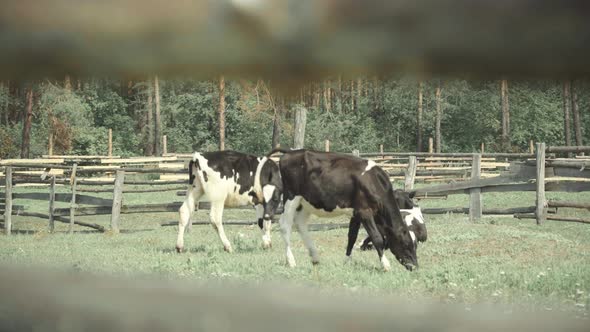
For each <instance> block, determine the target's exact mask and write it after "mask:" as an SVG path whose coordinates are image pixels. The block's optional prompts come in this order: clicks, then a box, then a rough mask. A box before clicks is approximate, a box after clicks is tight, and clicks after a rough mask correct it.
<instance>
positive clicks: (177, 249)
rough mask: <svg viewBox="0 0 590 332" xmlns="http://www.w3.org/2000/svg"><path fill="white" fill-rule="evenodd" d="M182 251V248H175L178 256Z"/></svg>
mask: <svg viewBox="0 0 590 332" xmlns="http://www.w3.org/2000/svg"><path fill="white" fill-rule="evenodd" d="M183 251H184V248H183V247H180V246H176V252H177V253H179V254H180V253H182V252H183Z"/></svg>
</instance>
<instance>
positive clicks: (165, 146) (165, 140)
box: [162, 135, 168, 156]
mask: <svg viewBox="0 0 590 332" xmlns="http://www.w3.org/2000/svg"><path fill="white" fill-rule="evenodd" d="M167 153H168V137H166V135H163V136H162V156H164V155H166V154H167Z"/></svg>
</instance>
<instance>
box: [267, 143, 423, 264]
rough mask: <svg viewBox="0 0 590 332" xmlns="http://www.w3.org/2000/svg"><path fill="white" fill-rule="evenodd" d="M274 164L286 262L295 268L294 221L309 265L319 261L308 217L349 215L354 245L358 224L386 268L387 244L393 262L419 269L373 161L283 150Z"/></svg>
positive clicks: (383, 177)
mask: <svg viewBox="0 0 590 332" xmlns="http://www.w3.org/2000/svg"><path fill="white" fill-rule="evenodd" d="M275 152H282V153H283V155H282V156H281V158H280V161H279V169H280V172H281V178H282V180H283V195H284V198H283V202H284V204H285V206H284V212H283V214H282V216H281V219H280V224H281V233H282V235H283V239H284V240H285V244H286V255H287V264H288V265H289V266H292V267H293V266H295V258H294V257H293V253H292V252H291V243H290V237H291V227H292V225H293V223H295V225H296V227H297V228H298V230H299V233H300V234H301V237H302V239H303V241H304V243H305V246H306V247H307V249H308V250H309V254H310V256H311V259H312V263H314V264H317V263H318V262H319V258H318V253H317V250H316V248H315V246H314V244H313V241H312V240H311V238H310V237H309V234H308V231H307V220H308V219H309V216H310V215H312V214H314V215H316V216H320V217H322V216H334V215H338V214H348V215H350V216H351V220H350V226H349V234H350V236H351V237H350V239H349V240H353V243H354V242H355V241H356V237H355V238H354V239H353V238H352V236H353V235H354V236H356V234H358V229H359V227H360V225H361V224H363V226H364V227H365V229H366V230H367V233H369V236H370V237H371V240H372V241H373V244H374V246H375V249H376V250H377V253H378V255H379V259H380V260H381V264H382V265H383V268H384V269H385V270H389V269H390V263H389V260H388V259H387V258H386V257H385V256H384V255H383V249H384V244H385V243H387V244H388V247H389V249H390V250H391V252H392V253H393V254H394V255H395V257H396V258H397V260H398V261H399V262H400V263H401V264H402V265H403V266H405V267H406V268H407V269H409V270H412V269H413V268H414V267H417V266H418V259H417V257H416V241H414V240H413V237H412V235H411V233H410V230H409V228H408V226H407V225H406V223H405V222H404V220H403V218H402V215H401V213H400V209H399V207H398V205H397V202H396V200H395V198H394V193H393V188H392V186H391V183H390V182H389V176H388V175H387V174H386V173H385V172H384V171H383V170H382V169H381V168H379V167H377V166H376V165H375V162H373V161H371V160H369V161H367V160H364V159H360V158H357V157H353V156H350V155H344V154H338V153H330V152H316V151H309V150H292V151H289V150H284V149H275V150H273V151H272V152H271V153H270V154H269V155H271V154H273V153H275Z"/></svg>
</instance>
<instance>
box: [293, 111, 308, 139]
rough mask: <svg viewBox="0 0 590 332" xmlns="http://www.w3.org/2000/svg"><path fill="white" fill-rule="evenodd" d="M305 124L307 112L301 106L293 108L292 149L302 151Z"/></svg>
mask: <svg viewBox="0 0 590 332" xmlns="http://www.w3.org/2000/svg"><path fill="white" fill-rule="evenodd" d="M306 122H307V110H306V109H305V107H303V106H302V105H296V106H295V126H294V127H295V129H294V133H293V148H294V149H303V146H304V139H305V124H306Z"/></svg>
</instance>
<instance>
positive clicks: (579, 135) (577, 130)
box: [571, 82, 584, 145]
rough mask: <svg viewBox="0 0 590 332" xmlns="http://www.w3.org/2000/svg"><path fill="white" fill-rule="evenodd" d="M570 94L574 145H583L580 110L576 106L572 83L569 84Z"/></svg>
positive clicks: (576, 100)
mask: <svg viewBox="0 0 590 332" xmlns="http://www.w3.org/2000/svg"><path fill="white" fill-rule="evenodd" d="M571 94H572V113H573V116H574V133H575V137H576V145H584V144H583V142H582V126H581V124H580V108H579V105H578V94H577V93H576V89H575V87H574V83H573V82H572V83H571Z"/></svg>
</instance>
